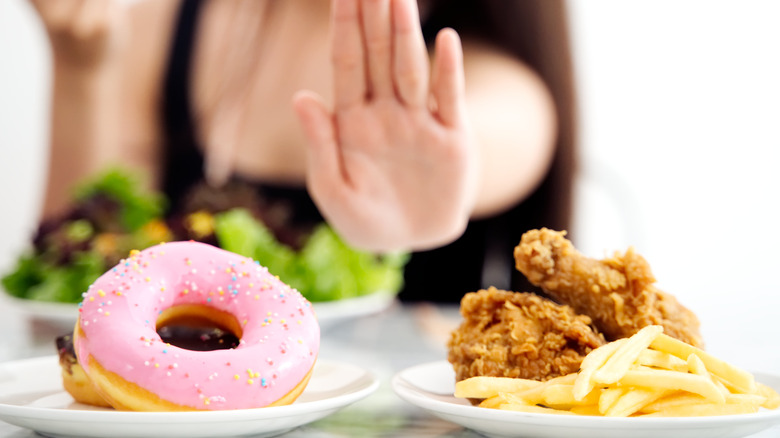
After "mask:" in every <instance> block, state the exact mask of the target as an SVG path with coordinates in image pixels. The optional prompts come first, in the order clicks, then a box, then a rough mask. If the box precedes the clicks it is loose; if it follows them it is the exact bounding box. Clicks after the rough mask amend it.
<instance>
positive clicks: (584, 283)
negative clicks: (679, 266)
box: [514, 228, 704, 347]
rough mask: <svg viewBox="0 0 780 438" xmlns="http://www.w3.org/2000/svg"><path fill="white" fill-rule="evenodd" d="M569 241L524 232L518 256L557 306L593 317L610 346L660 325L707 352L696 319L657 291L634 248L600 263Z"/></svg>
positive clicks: (553, 233) (548, 233)
mask: <svg viewBox="0 0 780 438" xmlns="http://www.w3.org/2000/svg"><path fill="white" fill-rule="evenodd" d="M565 235H566V232H565V231H560V232H559V231H553V230H549V229H546V228H542V229H540V230H531V231H528V232H526V233H525V234H524V235H523V237H522V239H521V241H520V244H519V245H518V246H517V247H516V248H515V252H514V256H515V262H516V267H517V269H518V270H519V271H520V272H522V273H523V274H524V275H525V276H526V277H527V278H528V280H529V281H530V282H531V283H533V284H534V285H536V286H539V287H541V288H542V289H543V290H544V292H545V293H546V294H548V295H549V296H550V297H551V298H552V299H554V300H555V301H557V302H559V303H561V304H566V305H569V306H571V307H572V308H573V309H574V311H575V312H577V313H580V314H583V315H588V316H590V317H591V318H592V319H593V323H594V324H595V325H596V327H597V328H598V329H599V331H600V332H602V333H604V336H605V337H606V338H607V340H610V341H611V340H615V339H619V338H624V337H628V336H631V335H633V334H634V333H636V332H637V331H639V330H640V329H641V328H642V327H645V326H648V325H651V324H659V325H662V326H663V327H664V332H665V333H666V334H668V335H669V336H673V337H675V338H677V339H680V340H682V341H684V342H687V343H689V344H692V345H694V346H697V347H703V345H704V342H703V341H702V338H701V335H700V333H699V320H698V319H697V318H696V315H694V314H693V312H691V311H690V310H688V309H687V308H686V307H684V306H683V305H682V304H680V303H679V302H678V301H677V300H676V299H675V298H674V297H673V296H671V295H669V294H667V293H665V292H662V291H660V290H658V289H657V288H656V287H655V286H654V283H655V277H654V276H653V274H652V272H651V271H650V266H649V265H648V263H647V261H646V260H645V259H644V258H643V257H642V256H640V255H639V254H637V253H635V252H634V250H633V248H629V249H628V250H627V251H626V252H625V253H624V254H620V253H616V254H615V255H614V256H613V257H612V258H607V259H604V260H596V259H592V258H588V257H585V256H584V255H582V254H581V253H579V252H578V251H577V250H576V249H575V248H574V246H573V245H572V243H571V242H570V241H569V240H567V239H566V238H565Z"/></svg>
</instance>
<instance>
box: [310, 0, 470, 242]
mask: <svg viewBox="0 0 780 438" xmlns="http://www.w3.org/2000/svg"><path fill="white" fill-rule="evenodd" d="M331 25H332V63H333V69H334V88H335V89H334V102H333V105H334V107H333V110H332V111H331V110H330V109H328V108H327V106H326V105H325V103H324V102H323V100H322V99H321V98H320V97H319V96H317V95H316V94H314V93H312V92H309V91H302V92H299V93H298V94H297V95H296V96H295V98H294V107H295V109H296V112H297V113H298V116H299V118H300V120H301V123H302V126H303V128H304V131H305V133H306V135H307V138H308V140H309V143H310V153H309V163H308V170H307V172H308V173H307V184H308V188H309V192H310V193H311V195H312V198H313V199H314V201H315V202H316V203H317V205H318V206H319V208H320V210H321V211H322V213H323V215H324V216H325V218H326V219H327V220H328V221H329V223H330V224H331V225H332V226H333V227H334V228H335V229H336V230H337V231H338V232H339V233H340V234H341V235H342V236H343V237H344V238H345V239H346V240H347V241H348V242H350V243H351V244H353V245H356V246H358V247H362V248H365V249H370V250H377V251H386V250H395V249H427V248H431V247H435V246H438V245H442V244H445V243H448V242H450V241H452V240H454V239H455V238H457V237H458V236H459V235H460V234H461V233H462V232H463V230H464V229H465V226H466V223H467V222H468V218H469V216H470V213H471V209H472V206H473V203H474V197H475V193H476V185H477V169H478V163H477V161H478V153H477V149H476V146H475V142H474V140H473V138H472V137H473V136H472V134H471V130H470V127H469V124H468V120H467V117H466V111H465V105H464V78H463V65H462V64H463V62H462V59H463V54H462V49H461V46H460V40H459V38H458V35H457V34H456V33H455V32H454V31H453V30H451V29H446V30H443V31H442V32H441V33H440V34H439V35H438V36H437V39H436V46H435V59H434V63H433V72H432V73H431V72H429V65H430V64H429V60H428V53H427V50H426V46H425V43H424V41H423V37H422V32H421V29H420V23H419V15H418V11H417V2H416V1H415V0H362V1H361V0H334V1H333V3H332V18H331Z"/></svg>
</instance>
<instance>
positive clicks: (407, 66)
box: [393, 0, 429, 106]
mask: <svg viewBox="0 0 780 438" xmlns="http://www.w3.org/2000/svg"><path fill="white" fill-rule="evenodd" d="M393 35H394V43H393V47H394V51H393V74H394V76H395V88H396V92H397V93H398V97H399V98H400V99H401V101H402V102H404V103H406V104H407V105H409V106H425V104H426V101H427V94H428V74H429V71H428V69H429V67H428V50H427V49H426V47H425V40H424V39H423V35H422V29H421V28H420V14H419V12H418V10H417V2H416V1H414V0H411V1H410V0H394V1H393Z"/></svg>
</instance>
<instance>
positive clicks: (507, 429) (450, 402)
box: [392, 361, 780, 438]
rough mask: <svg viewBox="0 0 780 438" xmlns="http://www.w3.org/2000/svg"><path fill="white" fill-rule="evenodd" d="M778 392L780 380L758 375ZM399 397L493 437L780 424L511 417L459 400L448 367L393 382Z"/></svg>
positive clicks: (608, 435) (653, 433) (733, 437)
mask: <svg viewBox="0 0 780 438" xmlns="http://www.w3.org/2000/svg"><path fill="white" fill-rule="evenodd" d="M756 378H757V379H758V380H759V381H760V382H762V383H765V384H768V385H770V386H772V387H773V388H775V389H778V388H780V376H769V375H762V374H756ZM392 386H393V390H394V391H395V392H396V394H398V396H399V397H401V398H402V399H404V400H406V401H408V402H409V403H412V404H413V405H416V406H419V407H421V408H423V409H425V410H427V411H428V412H430V413H431V414H433V415H435V416H437V417H439V418H443V419H445V420H447V421H451V422H453V423H456V424H459V425H461V426H464V427H467V428H469V429H472V430H475V431H477V432H479V433H481V434H483V435H487V436H490V437H534V438H571V437H578V438H624V437H631V438H657V437H664V438H710V437H714V436H717V437H719V438H738V437H746V436H748V435H752V434H754V433H758V432H760V431H763V430H766V429H769V428H771V427H773V426H775V425H778V424H780V410H775V411H764V410H762V411H761V412H758V413H756V414H746V415H729V416H722V417H691V418H605V417H586V416H573V415H572V416H569V415H550V414H537V413H525V412H508V411H499V410H496V409H486V408H480V407H477V406H472V405H470V404H469V403H468V401H466V400H464V399H459V398H455V397H454V396H453V395H452V394H453V391H454V388H455V374H454V372H453V370H452V366H451V365H450V364H449V363H448V362H446V361H441V362H432V363H428V364H423V365H418V366H415V367H411V368H408V369H406V370H404V371H401V372H400V373H398V374H396V375H395V376H394V377H393V381H392Z"/></svg>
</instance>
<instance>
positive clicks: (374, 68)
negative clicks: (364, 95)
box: [360, 0, 394, 99]
mask: <svg viewBox="0 0 780 438" xmlns="http://www.w3.org/2000/svg"><path fill="white" fill-rule="evenodd" d="M360 12H361V16H362V23H363V35H364V38H363V39H364V42H365V47H366V49H365V53H366V57H367V58H368V59H367V61H368V79H369V82H368V91H369V95H370V97H372V98H378V99H383V98H388V97H392V96H393V94H394V91H393V78H392V74H391V72H392V70H391V61H392V51H393V45H392V43H393V42H392V32H391V30H392V25H391V18H390V0H364V1H363V2H362V3H361V11H360Z"/></svg>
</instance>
